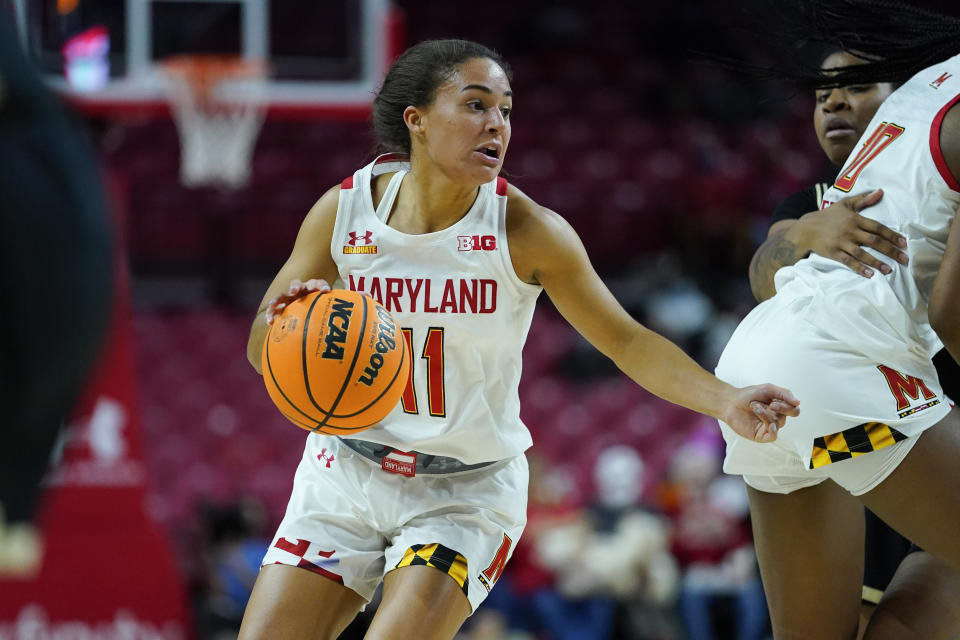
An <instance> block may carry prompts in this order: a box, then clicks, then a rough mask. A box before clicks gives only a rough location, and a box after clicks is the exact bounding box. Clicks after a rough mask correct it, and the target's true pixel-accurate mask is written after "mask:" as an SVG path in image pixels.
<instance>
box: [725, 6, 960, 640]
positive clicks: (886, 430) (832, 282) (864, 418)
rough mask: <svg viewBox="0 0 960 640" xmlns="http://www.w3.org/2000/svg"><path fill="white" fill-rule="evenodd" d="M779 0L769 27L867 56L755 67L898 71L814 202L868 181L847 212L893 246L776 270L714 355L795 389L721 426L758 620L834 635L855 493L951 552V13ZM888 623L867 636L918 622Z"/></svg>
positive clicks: (850, 579)
mask: <svg viewBox="0 0 960 640" xmlns="http://www.w3.org/2000/svg"><path fill="white" fill-rule="evenodd" d="M783 6H788V7H794V8H795V11H794V12H793V14H792V16H791V18H792V19H791V20H790V21H785V22H784V23H783V26H782V27H779V28H777V29H776V33H777V36H778V38H779V39H780V40H781V41H783V42H791V43H793V42H796V40H797V38H799V37H807V38H812V39H813V40H814V41H818V42H824V43H828V44H830V45H833V46H835V47H838V48H841V47H842V46H843V43H844V42H855V43H856V48H857V53H858V55H860V54H862V57H863V58H864V59H865V60H867V62H866V63H864V64H860V65H853V66H848V67H845V68H838V69H835V70H830V71H824V70H822V69H820V68H819V67H818V66H811V67H806V66H804V65H802V64H798V65H797V66H796V67H795V68H789V67H783V68H782V69H786V70H782V69H774V70H770V69H768V71H774V72H775V71H777V70H782V74H781V75H782V76H783V77H786V78H793V79H795V80H798V81H800V82H801V83H803V84H805V85H806V86H811V87H814V88H818V89H828V88H830V87H849V86H860V85H865V84H873V83H877V82H882V81H888V82H903V83H904V84H903V85H902V86H901V87H900V88H898V89H897V90H896V91H894V92H893V93H892V94H891V95H890V96H889V97H888V98H887V99H886V100H885V101H884V102H883V104H882V105H881V106H880V107H879V109H878V110H877V112H876V114H875V116H874V117H873V119H872V120H871V122H870V123H869V125H868V126H867V127H866V132H865V134H864V136H863V137H862V138H861V139H860V141H859V142H858V143H857V145H856V147H855V151H854V154H853V156H851V158H850V159H849V160H847V162H846V163H845V164H844V167H843V169H841V170H840V173H839V175H838V177H837V179H836V181H835V182H834V183H833V186H831V187H830V189H829V190H828V191H827V192H826V193H825V194H824V197H823V203H824V206H829V205H830V204H832V203H835V202H838V201H840V200H841V199H842V198H844V197H846V196H847V195H848V194H849V193H866V194H870V193H871V192H874V191H875V190H877V189H880V188H882V189H883V191H882V199H880V200H879V201H876V196H877V195H879V194H876V195H875V196H873V201H874V202H875V203H874V204H872V206H870V207H869V208H868V209H864V210H862V214H863V215H864V216H866V217H869V218H871V219H873V220H875V221H877V222H879V223H881V224H883V225H884V226H885V227H887V228H888V229H889V230H891V231H893V232H894V233H896V234H900V235H902V236H903V237H904V238H905V239H906V241H907V243H906V246H904V247H902V251H903V252H904V253H905V254H906V256H907V260H906V263H905V264H904V262H902V261H897V260H893V259H890V258H888V257H886V256H884V254H883V253H881V252H877V251H876V250H873V249H872V248H867V249H866V251H867V252H868V253H871V254H872V258H874V259H877V260H879V261H881V262H883V263H885V264H886V266H887V269H880V270H878V271H877V272H875V273H874V274H873V275H872V277H869V278H867V277H863V275H861V274H860V273H858V272H857V271H854V270H852V269H849V268H848V267H847V266H845V265H844V264H842V263H840V262H838V261H836V260H833V259H830V258H827V257H824V256H821V255H818V254H816V253H811V254H810V255H809V256H808V257H805V258H803V259H801V260H799V261H797V262H796V264H794V265H792V266H788V267H784V268H782V269H780V270H779V271H777V273H776V277H775V284H776V295H774V296H773V297H772V298H770V299H768V300H766V301H765V302H763V303H761V304H760V305H759V306H757V307H756V308H755V309H754V310H753V311H752V312H751V313H750V314H749V315H748V316H747V317H746V318H745V319H744V321H743V322H742V323H741V324H740V326H739V327H738V329H737V330H736V332H735V333H734V335H733V337H732V338H731V340H730V342H729V344H728V345H727V347H726V350H725V351H724V353H723V356H722V357H721V359H720V363H719V364H718V366H717V373H718V375H719V376H720V377H721V378H723V379H725V380H727V381H729V382H731V383H734V384H747V383H749V381H750V380H752V379H764V380H766V379H772V380H774V381H775V382H778V383H781V384H789V385H790V386H791V389H793V390H794V391H795V392H797V393H799V394H801V397H803V398H804V412H803V415H801V416H800V417H799V418H798V419H797V420H794V421H791V425H790V428H789V429H786V430H784V431H783V432H782V434H781V437H780V438H779V439H778V440H777V442H775V443H772V444H770V445H766V446H764V447H759V446H757V445H756V444H755V443H751V442H748V441H747V440H746V439H743V438H739V437H738V436H736V435H735V433H734V432H733V431H732V430H731V429H729V428H727V427H726V426H723V425H721V427H722V430H723V433H724V437H725V439H726V441H727V453H726V459H725V462H724V469H725V470H726V471H727V472H728V473H734V474H739V475H743V477H744V480H745V481H746V483H747V484H748V487H749V488H748V494H749V497H750V508H751V518H752V522H753V527H754V539H755V542H756V548H757V555H758V560H759V563H760V570H761V576H762V578H763V582H764V588H765V591H766V594H767V600H768V604H769V607H770V612H771V617H772V622H773V630H774V634H775V637H776V638H777V639H795V638H817V639H822V640H831V639H837V640H841V639H842V640H850V639H852V638H854V637H856V634H857V629H858V624H859V613H860V612H859V609H860V600H861V594H862V589H861V588H862V579H863V557H864V546H863V545H864V530H863V526H864V525H863V508H862V506H866V507H868V508H869V509H870V510H871V511H873V512H874V513H875V514H877V515H878V516H879V517H880V518H882V519H883V520H884V521H885V522H887V523H888V524H889V525H891V526H892V527H893V528H894V529H896V530H897V531H898V532H899V533H901V534H902V535H904V536H905V537H906V538H908V539H910V540H912V541H914V542H915V543H917V544H918V545H920V546H921V547H922V548H923V549H925V550H926V551H927V552H929V553H931V554H933V555H934V556H936V557H938V558H940V559H942V560H943V561H945V562H946V563H948V564H949V565H951V566H952V567H953V568H954V569H955V570H956V569H960V539H958V537H957V535H956V534H957V531H958V530H960V492H958V491H957V490H956V487H957V485H958V482H960V467H958V466H957V463H956V461H957V459H958V458H960V433H957V431H956V429H953V428H951V427H950V425H947V424H946V423H945V422H943V419H944V418H945V417H946V415H947V414H948V413H949V411H950V406H949V402H948V400H947V398H946V397H945V396H944V393H943V390H942V389H941V386H940V383H939V380H938V376H937V371H936V368H935V367H934V365H933V363H932V362H931V357H932V356H933V355H934V354H935V353H936V352H937V351H939V350H940V349H941V347H943V346H946V348H947V349H948V350H949V353H950V354H951V355H952V356H953V358H954V359H957V358H958V357H960V326H958V323H957V317H958V314H960V225H957V224H952V223H953V219H954V217H955V215H956V210H957V206H958V204H960V180H958V177H960V106H958V103H960V55H958V54H960V19H957V18H951V17H947V16H941V15H937V14H935V13H932V12H928V11H925V10H922V9H917V8H915V7H913V6H910V5H907V4H904V3H900V2H895V1H893V0H889V1H886V2H883V3H877V2H872V1H868V0H844V1H841V2H837V1H836V0H830V1H829V2H828V1H827V0H803V1H802V2H800V1H799V0H798V1H797V2H794V3H789V4H787V3H784V4H783ZM765 19H766V18H765ZM892 42H896V46H893V45H892V44H891V43H892ZM938 60H939V62H937V61H938ZM860 262H861V264H862V263H863V261H862V260H860ZM941 341H942V342H941ZM772 353H775V354H777V356H778V357H777V358H775V359H774V358H771V357H770V354H772ZM851 496H853V497H855V498H857V499H852V498H851ZM953 606H955V605H953ZM947 615H950V614H947ZM893 622H896V621H893ZM900 622H901V624H900V626H899V627H898V628H896V629H895V630H894V631H893V632H892V633H891V632H890V631H889V630H888V631H887V633H886V634H885V635H883V636H882V637H885V638H892V637H895V638H898V639H900V638H928V637H930V636H927V635H924V631H923V630H921V629H916V628H910V627H908V626H907V625H906V624H903V623H904V622H905V621H900ZM867 633H868V634H869V633H870V629H869V628H868V630H867ZM877 637H879V636H877Z"/></svg>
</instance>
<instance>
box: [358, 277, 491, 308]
mask: <svg viewBox="0 0 960 640" xmlns="http://www.w3.org/2000/svg"><path fill="white" fill-rule="evenodd" d="M348 281H349V285H350V290H351V291H360V292H361V293H366V294H367V295H369V296H370V297H371V298H373V299H374V300H376V301H377V302H379V303H380V304H382V305H383V306H384V307H385V308H386V309H387V311H396V312H409V313H417V312H425V313H494V312H495V311H496V310H497V281H496V280H491V279H488V278H479V279H478V278H469V279H467V278H381V277H380V276H359V277H356V278H354V276H353V274H350V275H349V276H348Z"/></svg>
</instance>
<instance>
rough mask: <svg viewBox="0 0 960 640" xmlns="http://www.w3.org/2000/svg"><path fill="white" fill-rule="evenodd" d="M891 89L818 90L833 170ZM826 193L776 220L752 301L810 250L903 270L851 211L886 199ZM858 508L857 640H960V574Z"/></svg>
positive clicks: (882, 237) (848, 60) (949, 361)
mask: <svg viewBox="0 0 960 640" xmlns="http://www.w3.org/2000/svg"><path fill="white" fill-rule="evenodd" d="M864 62H865V60H862V59H860V58H858V57H856V56H854V55H853V54H851V53H848V52H846V51H839V50H834V51H833V52H832V53H830V54H829V55H827V56H825V57H824V59H823V63H822V64H821V68H822V69H824V70H828V69H834V68H837V67H845V66H850V65H855V64H863V63H864ZM894 89H895V87H894V85H892V84H890V83H888V82H881V83H867V84H859V85H853V86H849V87H835V88H830V89H822V90H820V91H817V92H816V103H815V107H814V118H813V119H814V129H815V131H816V134H817V138H818V140H819V141H820V146H821V147H822V148H823V150H824V153H826V155H827V157H828V158H829V160H830V162H831V163H832V164H833V165H835V166H836V168H837V169H839V168H840V167H842V166H843V164H844V162H845V161H846V160H847V158H848V157H849V156H850V155H851V153H852V152H853V150H854V145H855V144H856V143H857V141H858V140H859V139H860V137H861V136H862V135H863V133H864V132H865V131H866V128H867V125H869V124H870V120H871V119H872V118H873V116H874V114H875V113H876V112H877V109H878V108H879V107H880V105H881V104H882V103H883V101H884V100H885V99H886V98H887V97H888V96H889V95H890V93H891V92H892V91H893V90H894ZM829 188H830V185H829V184H827V183H817V184H816V185H813V186H811V187H809V188H808V189H804V190H803V191H799V192H797V193H795V194H793V195H791V196H789V197H787V198H786V199H785V200H784V201H783V203H781V204H780V206H779V207H777V210H776V211H775V212H774V213H773V216H772V219H771V226H770V230H769V233H768V236H767V239H766V241H765V242H764V243H763V245H761V246H760V248H759V249H758V250H757V252H756V254H755V255H754V258H753V261H752V262H751V264H750V285H751V288H752V289H753V292H754V295H756V297H757V300H759V301H763V300H766V299H767V298H770V297H771V296H773V295H774V293H775V292H776V289H775V288H774V274H775V272H776V271H777V270H778V269H779V268H781V267H784V266H788V265H791V264H795V263H796V262H797V261H798V260H800V259H801V258H803V257H806V256H807V255H808V254H809V253H810V252H815V253H818V254H820V255H821V256H826V257H829V258H833V259H835V260H837V261H839V262H842V263H843V264H845V265H847V266H848V267H849V268H851V269H853V270H854V271H856V272H858V273H860V274H861V275H863V276H864V277H873V275H874V273H876V272H880V273H881V274H884V275H886V274H889V273H890V272H891V268H890V267H889V266H888V265H887V264H886V263H885V262H883V261H882V260H880V259H879V258H877V257H874V256H873V255H872V254H870V253H867V252H866V251H864V250H863V249H862V247H865V246H869V247H872V248H873V249H875V250H876V251H879V252H880V253H882V254H883V255H885V256H887V257H888V258H891V259H893V260H897V261H898V262H900V263H901V264H908V261H907V256H906V254H904V253H903V252H902V251H901V249H900V248H901V247H905V246H906V238H904V237H903V236H901V235H900V234H898V233H894V232H893V231H892V230H890V229H889V228H888V227H886V226H884V225H882V224H881V223H879V222H877V221H876V220H872V219H870V218H869V217H865V216H863V215H860V214H859V213H857V210H858V209H861V207H864V206H865V205H866V206H869V204H870V203H875V202H877V201H879V200H878V198H879V197H880V196H881V195H882V194H880V193H874V194H872V195H871V194H867V195H860V196H854V197H851V198H847V199H844V200H841V201H840V202H838V203H836V204H834V205H831V206H829V207H827V208H826V209H824V210H822V211H821V210H820V207H821V204H822V196H823V194H824V193H825V192H826V191H827V189H829ZM867 215H869V213H868V214H867ZM933 362H934V366H935V367H936V368H937V374H938V375H939V377H940V384H941V385H942V387H943V390H944V393H945V394H946V395H947V396H948V397H949V398H951V399H952V398H960V365H958V364H957V363H956V361H954V360H953V358H951V357H950V354H949V353H947V351H946V350H945V349H944V350H941V351H940V352H938V353H937V355H936V356H934V358H933ZM948 422H949V423H951V426H950V428H951V429H954V430H955V431H960V409H954V410H953V411H951V412H950V413H949V414H948V415H947V417H946V418H944V423H945V424H946V423H948ZM864 511H865V514H864V515H865V534H866V535H865V551H866V554H865V557H864V572H863V594H862V604H861V608H860V611H861V616H860V617H861V620H860V633H861V634H865V635H863V636H862V637H865V638H866V639H867V640H871V639H873V638H888V637H892V636H891V634H896V633H897V632H899V631H900V630H901V629H903V628H904V627H906V628H909V629H913V630H914V631H915V632H917V634H918V635H920V636H921V637H923V638H925V639H926V640H937V639H941V638H942V639H944V640H947V639H949V638H955V637H958V636H960V633H958V631H960V606H957V604H956V603H957V602H960V572H957V571H956V570H954V569H953V568H952V567H950V566H949V565H948V564H946V563H945V562H944V561H943V560H940V559H939V558H936V557H934V556H932V555H930V554H929V553H926V552H925V551H923V550H921V549H919V548H918V547H917V546H916V545H911V543H910V541H909V540H907V539H906V538H904V537H903V536H901V535H900V534H898V533H897V532H896V531H894V530H892V529H891V528H890V527H889V526H888V525H886V524H885V523H884V522H883V521H882V520H880V519H879V518H877V517H876V516H875V515H873V514H872V513H871V512H870V511H869V510H864ZM868 624H869V626H868Z"/></svg>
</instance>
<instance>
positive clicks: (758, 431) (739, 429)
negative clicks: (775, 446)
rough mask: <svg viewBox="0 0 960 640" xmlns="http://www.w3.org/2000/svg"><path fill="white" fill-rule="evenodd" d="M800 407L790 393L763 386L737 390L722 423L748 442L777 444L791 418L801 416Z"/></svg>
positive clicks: (773, 386)
mask: <svg viewBox="0 0 960 640" xmlns="http://www.w3.org/2000/svg"><path fill="white" fill-rule="evenodd" d="M799 406H800V401H799V400H797V399H796V398H795V397H794V395H793V394H792V393H790V391H788V390H787V389H784V388H783V387H778V386H775V385H772V384H759V385H754V386H752V387H744V388H742V389H734V390H733V393H732V394H731V398H730V401H729V402H728V404H727V409H726V411H725V412H724V414H723V415H721V416H720V420H722V421H723V422H725V423H726V424H727V425H728V426H729V427H730V428H731V429H733V430H734V431H735V432H736V433H737V434H738V435H740V436H743V437H744V438H746V439H747V440H752V441H754V442H773V441H774V440H776V439H777V432H778V431H779V430H780V429H781V428H782V427H783V426H784V424H785V423H786V421H787V418H788V417H796V416H798V415H800V409H799Z"/></svg>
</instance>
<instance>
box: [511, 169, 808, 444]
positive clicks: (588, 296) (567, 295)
mask: <svg viewBox="0 0 960 640" xmlns="http://www.w3.org/2000/svg"><path fill="white" fill-rule="evenodd" d="M511 188H512V187H511ZM507 233H508V238H509V243H510V254H511V257H512V260H513V265H514V268H515V269H516V272H517V275H518V276H519V277H520V278H521V279H522V280H524V281H526V282H531V283H540V284H541V285H543V288H544V290H545V291H546V292H547V295H549V296H550V299H551V301H552V302H553V304H554V305H555V306H556V307H557V310H559V311H560V313H561V314H563V316H564V318H566V319H567V321H568V322H569V323H570V324H571V325H573V327H574V328H575V329H576V330H577V331H579V332H580V334H582V335H583V336H584V337H585V338H586V339H587V340H589V341H590V343H591V344H593V345H594V346H595V347H596V348H597V349H599V350H600V351H601V352H602V353H604V354H605V355H606V356H608V357H609V358H611V359H612V360H613V361H614V362H615V363H616V364H617V366H618V367H620V369H621V370H622V371H623V372H624V373H626V374H627V375H628V376H630V377H631V378H632V379H633V380H634V381H635V382H637V384H639V385H640V386H642V387H644V388H645V389H647V390H648V391H650V392H651V393H654V394H656V395H658V396H660V397H661V398H664V399H666V400H669V401H670V402H673V403H675V404H679V405H682V406H684V407H687V408H688V409H692V410H694V411H698V412H700V413H703V414H706V415H709V416H713V417H714V418H717V419H718V420H722V421H723V422H725V423H727V424H728V425H729V426H730V427H731V428H732V429H733V430H734V431H736V432H737V433H738V434H740V435H741V436H743V437H745V438H748V439H750V440H753V441H757V442H772V441H773V440H776V437H777V430H778V429H779V428H780V427H782V426H783V425H784V422H785V420H786V418H787V417H789V416H796V415H798V414H799V409H798V406H799V401H798V400H797V399H796V398H794V397H793V394H791V393H790V392H789V391H788V390H786V389H783V388H781V387H776V386H774V385H758V386H753V387H746V388H743V389H740V388H737V387H733V386H731V385H729V384H727V383H725V382H723V381H721V380H719V379H717V378H716V377H715V376H714V375H712V374H711V373H709V372H707V371H706V370H704V369H703V368H702V367H700V365H698V364H697V363H696V362H695V361H694V360H693V359H692V358H690V357H689V356H687V355H686V354H685V353H684V352H683V351H682V350H681V349H680V348H679V347H677V346H676V345H675V344H673V343H672V342H670V341H669V340H667V339H666V338H664V337H663V336H661V335H659V334H657V333H655V332H653V331H650V330H649V329H647V328H646V327H644V326H642V325H641V324H640V323H638V322H637V321H636V320H634V319H633V318H632V317H631V316H630V314H628V313H627V312H626V310H625V309H624V308H623V307H622V306H621V305H620V303H618V302H617V300H616V299H615V298H614V297H613V294H612V293H610V291H609V289H607V287H606V285H604V283H603V281H602V280H601V279H600V277H599V276H598V275H597V273H596V271H594V269H593V266H592V265H591V264H590V259H589V257H588V256H587V253H586V251H585V250H584V248H583V243H582V242H580V238H579V237H578V236H577V234H576V232H575V231H574V230H573V229H572V228H571V227H570V225H569V224H568V223H567V222H566V221H565V220H564V219H563V218H561V217H560V216H559V215H557V214H556V213H554V212H552V211H549V210H548V209H545V208H543V207H540V206H539V205H537V204H536V203H534V202H533V201H532V200H530V199H529V198H527V197H526V196H525V195H523V194H522V193H520V192H519V191H517V190H513V191H511V198H510V205H509V210H508V217H507Z"/></svg>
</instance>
